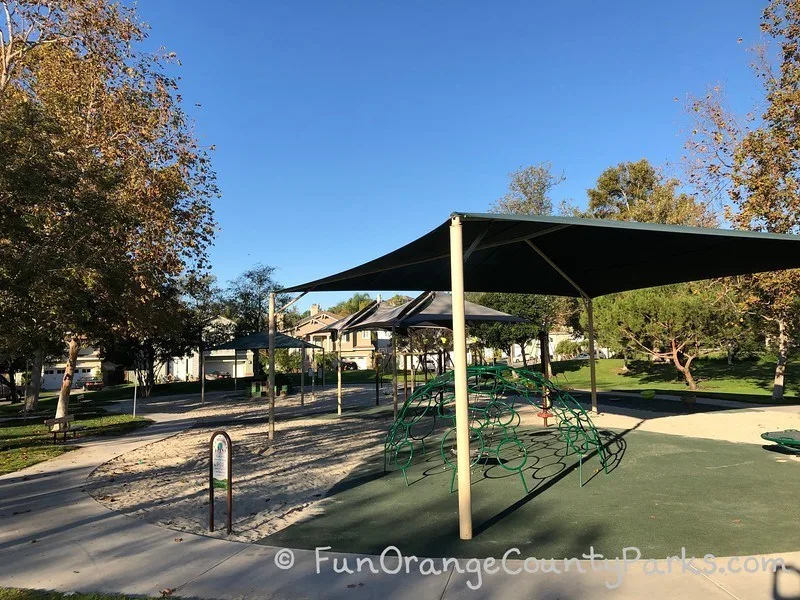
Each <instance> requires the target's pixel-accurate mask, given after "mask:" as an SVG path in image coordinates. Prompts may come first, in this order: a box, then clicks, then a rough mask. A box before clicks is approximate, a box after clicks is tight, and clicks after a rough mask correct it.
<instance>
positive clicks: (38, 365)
mask: <svg viewBox="0 0 800 600" xmlns="http://www.w3.org/2000/svg"><path fill="white" fill-rule="evenodd" d="M43 368H44V351H42V350H37V351H36V352H35V353H34V355H33V366H32V367H31V381H30V384H29V385H28V388H27V393H26V396H25V412H33V411H35V410H36V409H37V408H39V393H40V392H41V391H42V369H43Z"/></svg>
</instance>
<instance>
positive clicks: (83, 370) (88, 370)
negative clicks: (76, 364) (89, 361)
mask: <svg viewBox="0 0 800 600" xmlns="http://www.w3.org/2000/svg"><path fill="white" fill-rule="evenodd" d="M91 372H92V370H91V369H81V373H91Z"/></svg>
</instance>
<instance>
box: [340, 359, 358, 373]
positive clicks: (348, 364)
mask: <svg viewBox="0 0 800 600" xmlns="http://www.w3.org/2000/svg"><path fill="white" fill-rule="evenodd" d="M342 371H358V363H357V362H355V361H354V360H343V361H342Z"/></svg>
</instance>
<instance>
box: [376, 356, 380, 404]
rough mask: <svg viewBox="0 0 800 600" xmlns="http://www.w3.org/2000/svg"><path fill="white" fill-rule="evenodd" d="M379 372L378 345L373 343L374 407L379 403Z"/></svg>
mask: <svg viewBox="0 0 800 600" xmlns="http://www.w3.org/2000/svg"><path fill="white" fill-rule="evenodd" d="M380 372H381V355H380V354H378V344H377V342H376V343H375V406H379V405H380V403H381V384H380V379H379V376H380Z"/></svg>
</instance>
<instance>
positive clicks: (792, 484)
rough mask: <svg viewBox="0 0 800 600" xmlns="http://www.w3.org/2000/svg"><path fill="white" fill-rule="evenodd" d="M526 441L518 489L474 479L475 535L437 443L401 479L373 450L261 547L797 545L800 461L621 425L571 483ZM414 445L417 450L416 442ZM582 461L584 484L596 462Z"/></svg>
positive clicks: (645, 552) (497, 552)
mask: <svg viewBox="0 0 800 600" xmlns="http://www.w3.org/2000/svg"><path fill="white" fill-rule="evenodd" d="M518 434H519V437H520V439H522V440H523V441H524V442H525V444H526V446H527V447H528V451H529V456H528V466H527V468H526V469H525V471H524V473H525V477H526V481H527V482H528V485H529V487H530V488H531V493H530V494H529V495H526V494H525V491H524V489H523V487H522V482H521V481H520V479H519V475H518V474H516V473H509V472H507V471H504V470H503V469H502V468H501V467H500V466H499V465H497V464H496V463H495V464H493V465H491V464H490V465H487V466H486V467H482V466H478V467H476V468H475V469H474V471H473V476H472V482H473V483H472V503H473V527H474V529H475V537H474V539H473V540H471V541H469V542H462V541H460V540H459V535H458V517H457V508H458V495H457V494H456V493H453V494H451V493H450V474H451V471H449V470H446V469H443V467H442V465H443V462H442V458H441V455H440V454H439V447H438V441H439V439H440V438H439V436H437V439H436V440H431V441H430V442H429V444H428V455H427V457H423V456H422V453H421V452H420V453H419V455H418V456H417V458H415V463H414V465H412V467H411V468H410V469H409V472H408V479H409V482H410V483H411V485H410V486H406V484H405V482H404V480H403V476H402V474H401V473H400V472H399V471H397V470H390V473H389V474H388V475H386V476H382V473H383V458H382V456H380V455H378V456H375V457H373V458H372V459H371V460H370V461H368V463H367V464H366V465H363V466H362V467H360V468H359V469H357V470H356V471H355V472H353V473H351V474H350V475H349V476H348V478H347V479H345V480H344V481H343V482H340V483H339V484H338V485H337V486H336V487H335V488H334V489H333V490H331V492H330V493H329V495H328V498H327V499H326V501H325V502H326V504H324V505H323V506H324V510H323V511H320V512H319V513H318V514H317V515H315V516H312V517H309V518H307V519H306V520H303V521H300V522H298V523H295V524H293V525H291V526H289V527H287V528H286V529H283V530H281V531H279V532H277V533H276V534H273V535H271V536H268V537H266V538H264V539H263V540H261V541H260V542H259V543H263V544H267V545H275V546H283V547H291V548H308V549H313V548H314V547H316V546H332V551H333V552H363V553H367V554H380V552H381V551H382V550H383V549H384V548H386V547H387V546H389V545H395V546H397V547H398V548H400V549H401V550H402V552H403V554H404V555H406V556H408V555H410V554H415V555H417V556H432V557H443V556H458V557H467V556H469V557H472V556H475V557H484V556H494V557H500V556H502V555H503V553H504V552H505V551H506V550H507V549H509V548H512V547H516V548H519V549H520V551H521V553H522V556H523V557H524V556H535V557H539V558H551V557H556V558H563V557H574V556H577V557H579V556H580V555H581V554H582V553H585V552H588V551H589V547H590V546H594V548H595V550H596V551H597V552H600V553H603V554H604V555H606V556H612V557H613V556H617V555H619V553H620V552H621V550H622V548H624V547H628V546H635V547H637V548H639V549H640V550H641V552H642V556H643V557H644V558H664V557H666V556H672V555H674V554H680V550H681V547H685V548H686V549H687V553H688V554H690V555H691V554H694V555H695V556H703V555H704V554H706V553H712V554H715V555H717V556H729V555H748V554H758V553H769V552H788V551H794V550H798V549H800V539H798V537H797V531H796V527H794V524H795V523H796V521H797V518H796V516H795V514H794V512H793V508H792V507H794V506H795V505H796V500H797V498H798V497H800V461H796V460H792V459H790V458H789V457H787V456H786V455H784V454H779V453H776V452H769V451H767V450H764V449H763V448H761V447H760V446H759V445H756V444H734V443H729V442H720V441H713V440H702V439H693V438H685V437H676V436H669V435H663V434H657V433H649V432H637V431H634V432H629V433H627V434H625V435H624V436H622V437H621V439H620V438H617V439H615V440H614V441H612V442H611V445H610V448H611V452H612V453H613V455H614V456H615V457H616V458H615V459H614V463H612V465H614V464H615V465H616V467H615V468H614V469H613V470H612V472H611V473H610V474H609V475H606V474H604V473H602V472H599V473H597V474H596V475H595V476H594V477H593V478H592V479H591V481H589V482H588V483H586V484H585V485H584V487H582V488H581V487H579V485H578V472H577V457H576V456H575V455H571V456H566V457H565V456H564V443H563V442H559V441H558V439H557V432H555V431H553V430H552V429H551V430H543V429H540V428H520V429H519V430H518ZM417 450H418V451H420V450H421V448H420V447H419V445H417ZM599 467H600V464H599V460H598V459H597V457H593V458H589V459H588V460H587V461H585V462H584V465H583V477H584V480H586V479H588V478H590V477H591V476H592V474H593V473H594V471H595V469H597V468H599Z"/></svg>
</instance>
